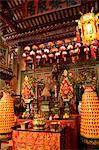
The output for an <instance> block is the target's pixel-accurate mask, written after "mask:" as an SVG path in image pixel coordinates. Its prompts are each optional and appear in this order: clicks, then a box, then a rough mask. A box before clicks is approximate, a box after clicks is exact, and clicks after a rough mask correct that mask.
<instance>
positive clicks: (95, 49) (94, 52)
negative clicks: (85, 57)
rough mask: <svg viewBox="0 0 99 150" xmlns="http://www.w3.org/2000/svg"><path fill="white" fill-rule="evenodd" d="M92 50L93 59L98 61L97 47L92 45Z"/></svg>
mask: <svg viewBox="0 0 99 150" xmlns="http://www.w3.org/2000/svg"><path fill="white" fill-rule="evenodd" d="M90 50H91V58H92V59H96V51H97V46H94V45H90Z"/></svg>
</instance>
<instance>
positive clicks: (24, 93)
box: [22, 76, 31, 103]
mask: <svg viewBox="0 0 99 150" xmlns="http://www.w3.org/2000/svg"><path fill="white" fill-rule="evenodd" d="M22 98H23V99H24V101H25V103H26V102H27V101H28V100H29V99H30V98H31V92H30V87H29V83H28V77H27V76H25V78H24V84H23V89H22Z"/></svg>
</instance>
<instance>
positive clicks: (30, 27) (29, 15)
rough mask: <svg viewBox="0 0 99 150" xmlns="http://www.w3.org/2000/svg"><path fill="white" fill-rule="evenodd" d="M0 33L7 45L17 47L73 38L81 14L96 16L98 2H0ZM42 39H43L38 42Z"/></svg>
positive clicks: (87, 0)
mask: <svg viewBox="0 0 99 150" xmlns="http://www.w3.org/2000/svg"><path fill="white" fill-rule="evenodd" d="M0 3H1V4H0V7H1V8H0V31H1V33H2V36H3V37H4V38H5V40H6V41H7V42H10V43H11V42H12V43H14V42H15V43H16V42H19V43H20V44H23V43H24V42H25V44H26V43H30V42H32V43H33V42H34V43H35V42H37V43H42V42H43V40H47V41H50V38H49V37H51V38H52V39H55V38H61V37H64V38H65V37H66V36H67V37H68V36H75V31H76V26H77V23H76V22H75V20H77V19H79V18H80V16H81V14H80V12H82V13H86V12H90V11H91V8H92V7H94V12H95V13H97V12H98V9H99V8H98V4H99V1H98V0H94V1H93V0H86V1H84V0H1V2H0ZM39 35H41V36H39ZM41 37H43V38H41Z"/></svg>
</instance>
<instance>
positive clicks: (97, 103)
mask: <svg viewBox="0 0 99 150" xmlns="http://www.w3.org/2000/svg"><path fill="white" fill-rule="evenodd" d="M80 134H81V136H83V137H86V138H92V139H98V138H99V99H98V96H97V94H96V92H94V91H93V89H92V87H91V86H89V87H86V89H85V92H84V94H83V95H82V106H81V126H80Z"/></svg>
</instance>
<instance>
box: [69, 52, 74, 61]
mask: <svg viewBox="0 0 99 150" xmlns="http://www.w3.org/2000/svg"><path fill="white" fill-rule="evenodd" d="M69 54H70V56H72V62H73V63H75V56H74V50H70V52H69Z"/></svg>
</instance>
